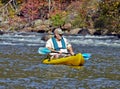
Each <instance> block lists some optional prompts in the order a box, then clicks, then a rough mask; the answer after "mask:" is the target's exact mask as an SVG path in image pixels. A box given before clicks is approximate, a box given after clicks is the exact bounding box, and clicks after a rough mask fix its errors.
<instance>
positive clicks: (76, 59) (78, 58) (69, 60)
mask: <svg viewBox="0 0 120 89" xmlns="http://www.w3.org/2000/svg"><path fill="white" fill-rule="evenodd" d="M84 62H85V61H84V58H83V56H82V54H80V53H78V54H76V55H75V56H69V57H65V58H58V59H51V60H49V59H45V60H43V63H44V64H63V65H72V66H81V65H83V64H84Z"/></svg>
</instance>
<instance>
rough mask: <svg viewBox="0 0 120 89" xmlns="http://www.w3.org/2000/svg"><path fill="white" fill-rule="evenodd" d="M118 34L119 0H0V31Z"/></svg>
mask: <svg viewBox="0 0 120 89" xmlns="http://www.w3.org/2000/svg"><path fill="white" fill-rule="evenodd" d="M56 27H61V28H62V29H63V30H64V31H65V32H66V33H69V34H78V32H79V31H80V30H86V29H87V31H88V33H89V34H93V35H95V34H97V35H116V34H117V35H120V1H119V0H0V31H1V32H16V31H17V32H19V31H25V32H41V33H43V32H51V31H52V30H53V29H54V28H56Z"/></svg>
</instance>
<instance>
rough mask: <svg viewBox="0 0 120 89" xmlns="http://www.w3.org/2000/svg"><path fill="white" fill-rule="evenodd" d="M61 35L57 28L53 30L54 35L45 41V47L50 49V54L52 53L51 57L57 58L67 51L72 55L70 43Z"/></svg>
mask: <svg viewBox="0 0 120 89" xmlns="http://www.w3.org/2000/svg"><path fill="white" fill-rule="evenodd" d="M62 35H63V31H62V30H61V29H60V28H57V29H55V30H54V37H52V38H50V39H49V40H48V41H47V42H46V47H47V48H48V49H49V50H51V51H52V53H50V55H52V57H51V58H59V57H60V56H63V55H65V53H68V52H69V53H70V54H71V55H74V52H73V49H72V45H71V44H70V43H69V42H68V41H67V39H66V38H64V37H63V36H62Z"/></svg>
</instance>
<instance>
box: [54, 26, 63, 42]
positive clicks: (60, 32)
mask: <svg viewBox="0 0 120 89" xmlns="http://www.w3.org/2000/svg"><path fill="white" fill-rule="evenodd" d="M62 34H63V31H62V29H60V28H56V29H55V30H54V35H55V37H56V38H57V39H58V40H61V38H62V37H61V36H62Z"/></svg>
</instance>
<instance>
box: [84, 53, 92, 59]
mask: <svg viewBox="0 0 120 89" xmlns="http://www.w3.org/2000/svg"><path fill="white" fill-rule="evenodd" d="M82 56H83V57H84V59H85V60H88V59H90V58H91V54H90V53H83V54H82Z"/></svg>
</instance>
